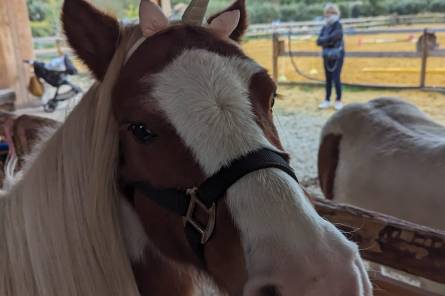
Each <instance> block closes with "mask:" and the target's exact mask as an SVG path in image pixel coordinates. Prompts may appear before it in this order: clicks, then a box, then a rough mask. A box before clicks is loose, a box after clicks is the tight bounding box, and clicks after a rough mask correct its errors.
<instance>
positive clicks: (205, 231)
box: [182, 188, 216, 244]
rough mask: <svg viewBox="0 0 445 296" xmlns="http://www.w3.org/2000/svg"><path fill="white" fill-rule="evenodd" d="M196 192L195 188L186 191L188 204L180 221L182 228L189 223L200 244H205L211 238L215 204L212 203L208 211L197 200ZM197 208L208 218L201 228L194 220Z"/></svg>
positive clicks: (213, 226) (214, 218)
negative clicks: (198, 236)
mask: <svg viewBox="0 0 445 296" xmlns="http://www.w3.org/2000/svg"><path fill="white" fill-rule="evenodd" d="M197 191H198V189H197V188H193V189H188V190H187V195H188V196H190V204H189V206H188V209H187V213H186V214H185V216H184V217H182V221H183V223H184V227H185V226H186V225H187V223H190V225H192V226H193V228H194V229H195V230H196V231H198V232H199V234H200V235H201V244H205V243H206V242H207V241H208V240H209V239H210V237H211V236H212V233H213V229H214V228H215V220H216V206H215V203H213V204H212V206H211V207H210V209H209V208H207V206H206V205H205V204H204V203H203V202H202V201H201V200H200V199H199V197H198V194H197ZM197 207H199V208H200V209H201V210H202V211H204V212H205V213H206V214H207V216H208V218H207V224H206V225H203V226H201V223H199V222H197V221H196V220H195V219H194V214H195V210H196V208H197Z"/></svg>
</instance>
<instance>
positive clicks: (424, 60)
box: [420, 29, 428, 88]
mask: <svg viewBox="0 0 445 296" xmlns="http://www.w3.org/2000/svg"><path fill="white" fill-rule="evenodd" d="M427 33H428V29H425V30H424V31H423V35H422V37H423V38H422V61H421V64H420V88H424V87H425V81H426V66H427V62H428V34H427Z"/></svg>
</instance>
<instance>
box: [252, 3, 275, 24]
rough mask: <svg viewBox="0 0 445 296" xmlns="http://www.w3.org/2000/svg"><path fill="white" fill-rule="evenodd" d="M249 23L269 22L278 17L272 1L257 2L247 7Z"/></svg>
mask: <svg viewBox="0 0 445 296" xmlns="http://www.w3.org/2000/svg"><path fill="white" fill-rule="evenodd" d="M247 11H248V14H249V17H250V21H251V23H270V22H272V21H275V20H278V19H280V11H279V9H278V6H277V5H274V4H272V3H257V4H254V5H250V6H248V8H247Z"/></svg>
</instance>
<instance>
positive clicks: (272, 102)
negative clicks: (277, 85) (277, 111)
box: [270, 92, 278, 109]
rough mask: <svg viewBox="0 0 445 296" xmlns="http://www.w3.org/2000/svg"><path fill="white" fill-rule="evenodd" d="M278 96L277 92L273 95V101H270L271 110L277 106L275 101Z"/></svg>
mask: <svg viewBox="0 0 445 296" xmlns="http://www.w3.org/2000/svg"><path fill="white" fill-rule="evenodd" d="M277 96H278V94H277V93H276V92H274V93H272V99H271V100H270V109H272V108H273V106H274V105H275V99H276V98H277Z"/></svg>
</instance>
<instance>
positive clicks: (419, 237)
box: [313, 199, 445, 283]
mask: <svg viewBox="0 0 445 296" xmlns="http://www.w3.org/2000/svg"><path fill="white" fill-rule="evenodd" d="M313 202H314V205H315V208H316V210H317V211H318V213H319V214H320V215H321V216H322V217H324V218H325V219H327V220H329V221H331V222H332V223H334V224H335V225H337V227H339V228H340V229H342V230H343V231H344V232H345V233H346V234H347V236H348V237H349V238H350V239H352V240H353V241H355V242H356V243H357V244H358V245H359V247H360V249H361V253H362V256H363V257H364V258H365V259H367V260H369V261H371V262H376V263H379V264H382V265H385V266H389V267H392V268H395V269H398V270H402V271H405V272H407V273H410V274H413V275H416V276H421V277H424V278H426V279H430V280H432V281H436V282H439V283H445V232H444V231H439V230H434V229H431V228H428V227H424V226H420V225H416V224H413V223H409V222H406V221H403V220H400V219H396V218H394V217H390V216H387V215H383V214H379V213H376V212H372V211H365V210H363V209H359V208H356V207H352V206H348V205H342V204H336V203H334V202H331V201H327V200H322V199H314V200H313Z"/></svg>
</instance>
